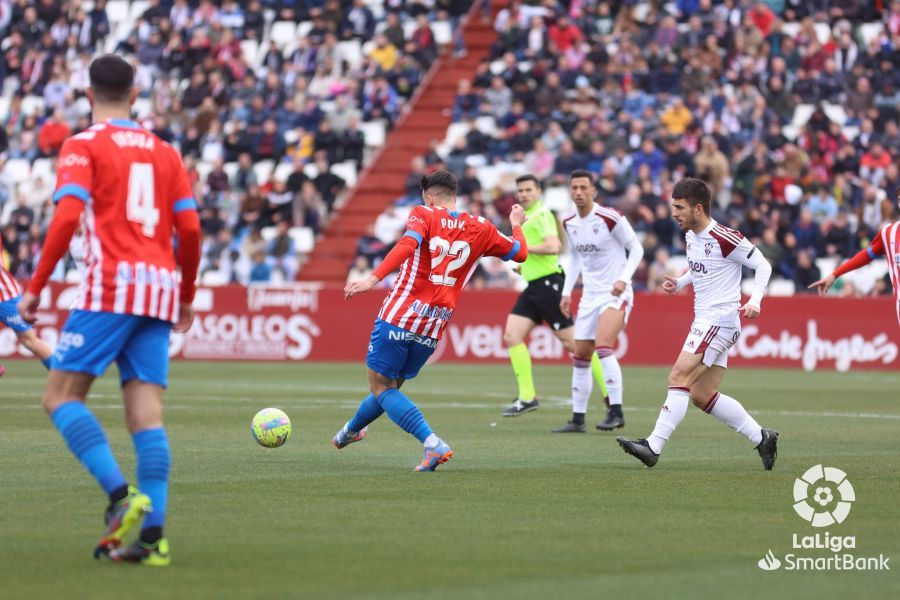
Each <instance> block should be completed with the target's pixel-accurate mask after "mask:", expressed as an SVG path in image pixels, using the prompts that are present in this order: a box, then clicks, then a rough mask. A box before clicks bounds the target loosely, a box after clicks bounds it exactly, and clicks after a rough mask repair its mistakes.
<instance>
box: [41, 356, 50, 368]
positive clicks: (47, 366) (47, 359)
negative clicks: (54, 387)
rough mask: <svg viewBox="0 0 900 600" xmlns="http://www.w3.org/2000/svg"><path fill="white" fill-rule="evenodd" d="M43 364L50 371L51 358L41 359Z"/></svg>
mask: <svg viewBox="0 0 900 600" xmlns="http://www.w3.org/2000/svg"><path fill="white" fill-rule="evenodd" d="M41 364H42V365H44V367H45V368H46V369H47V370H48V371H49V370H50V358H49V357H47V358H42V359H41Z"/></svg>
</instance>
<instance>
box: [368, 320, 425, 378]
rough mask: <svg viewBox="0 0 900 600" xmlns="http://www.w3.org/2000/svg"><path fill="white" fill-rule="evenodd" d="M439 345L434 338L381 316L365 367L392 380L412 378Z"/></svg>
mask: <svg viewBox="0 0 900 600" xmlns="http://www.w3.org/2000/svg"><path fill="white" fill-rule="evenodd" d="M437 345H438V341H437V340H436V339H434V338H429V337H422V336H420V335H416V334H415V333H412V332H411V331H406V330H405V329H400V328H399V327H397V326H396V325H391V324H390V323H385V322H384V321H382V320H381V319H378V320H377V321H375V328H374V329H372V337H371V338H369V353H368V354H367V355H366V366H367V367H369V368H370V369H372V370H373V371H375V372H376V373H380V374H381V375H384V376H385V377H390V378H391V379H412V378H413V377H415V376H416V375H418V374H419V369H421V368H422V365H424V364H425V363H426V362H427V361H428V358H429V357H430V356H431V354H432V352H434V349H435V348H437Z"/></svg>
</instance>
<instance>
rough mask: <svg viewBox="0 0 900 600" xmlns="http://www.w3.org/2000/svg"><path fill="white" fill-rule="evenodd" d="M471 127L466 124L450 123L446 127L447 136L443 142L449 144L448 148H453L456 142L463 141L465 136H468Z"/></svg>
mask: <svg viewBox="0 0 900 600" xmlns="http://www.w3.org/2000/svg"><path fill="white" fill-rule="evenodd" d="M470 130H471V127H469V124H468V123H450V126H449V127H447V135H446V136H444V140H445V141H446V142H447V143H448V144H450V147H451V148H452V147H453V144H454V143H456V140H459V139H465V138H466V135H468V133H469V131H470Z"/></svg>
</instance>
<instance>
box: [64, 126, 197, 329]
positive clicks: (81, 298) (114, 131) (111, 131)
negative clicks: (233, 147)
mask: <svg viewBox="0 0 900 600" xmlns="http://www.w3.org/2000/svg"><path fill="white" fill-rule="evenodd" d="M63 198H76V199H78V200H80V201H82V202H84V212H83V218H82V222H83V229H84V240H85V242H84V243H85V270H84V274H83V278H82V283H81V288H80V290H79V295H78V298H77V300H76V303H75V306H74V307H75V308H79V309H83V310H90V311H95V312H113V313H119V314H133V315H140V316H149V317H154V318H159V319H162V320H167V321H175V320H177V318H178V310H179V306H178V303H179V284H180V279H179V274H178V270H177V266H176V261H175V253H174V250H173V227H174V219H175V213H176V212H179V211H181V210H196V203H195V202H194V199H193V192H192V190H191V185H190V182H189V180H188V177H187V172H186V171H185V169H184V166H183V164H182V162H181V157H180V156H179V155H178V153H177V152H176V151H175V149H174V148H172V147H171V146H170V145H169V144H167V143H166V142H164V141H162V140H160V139H159V138H157V137H156V136H155V135H154V134H153V133H152V132H150V131H147V130H146V129H143V128H142V127H141V126H140V125H138V124H137V123H135V122H133V121H126V120H117V119H111V120H108V121H105V122H103V123H97V124H95V125H93V126H92V127H90V128H88V129H87V130H85V131H83V132H82V133H80V134H78V135H76V136H74V137H72V138H69V139H68V140H66V142H65V143H64V144H63V147H62V149H61V150H60V158H59V161H58V163H57V187H56V192H55V193H54V196H53V200H54V202H59V201H60V200H62V199H63Z"/></svg>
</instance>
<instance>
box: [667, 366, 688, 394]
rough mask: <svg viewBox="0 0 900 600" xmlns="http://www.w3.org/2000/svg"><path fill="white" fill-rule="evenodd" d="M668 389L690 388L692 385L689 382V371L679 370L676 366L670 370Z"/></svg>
mask: <svg viewBox="0 0 900 600" xmlns="http://www.w3.org/2000/svg"><path fill="white" fill-rule="evenodd" d="M668 383H669V387H686V388H689V387H691V384H692V383H693V382H692V381H691V373H690V371H685V370H683V369H680V368H679V367H678V365H675V366H674V367H672V370H671V371H670V372H669V382H668Z"/></svg>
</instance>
